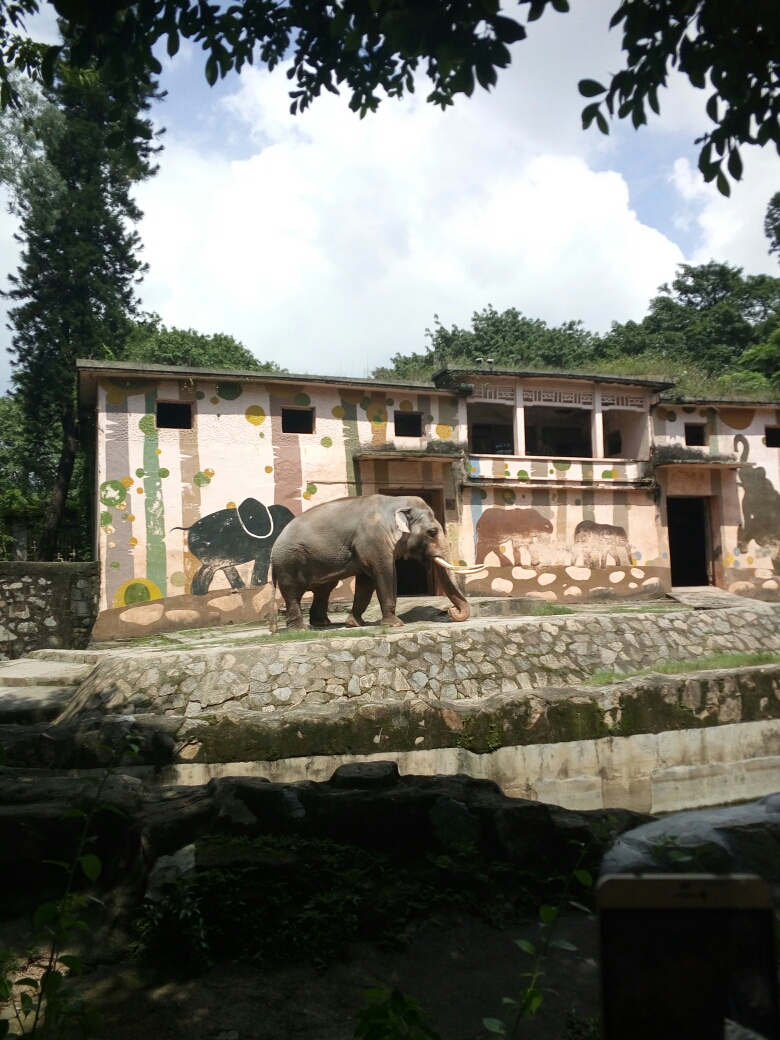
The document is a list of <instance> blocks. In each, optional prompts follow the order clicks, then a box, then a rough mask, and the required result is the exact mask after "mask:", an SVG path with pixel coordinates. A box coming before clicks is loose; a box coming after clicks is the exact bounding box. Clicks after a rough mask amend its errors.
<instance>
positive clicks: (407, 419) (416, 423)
mask: <svg viewBox="0 0 780 1040" xmlns="http://www.w3.org/2000/svg"><path fill="white" fill-rule="evenodd" d="M395 435H396V437H422V435H423V421H422V412H395Z"/></svg>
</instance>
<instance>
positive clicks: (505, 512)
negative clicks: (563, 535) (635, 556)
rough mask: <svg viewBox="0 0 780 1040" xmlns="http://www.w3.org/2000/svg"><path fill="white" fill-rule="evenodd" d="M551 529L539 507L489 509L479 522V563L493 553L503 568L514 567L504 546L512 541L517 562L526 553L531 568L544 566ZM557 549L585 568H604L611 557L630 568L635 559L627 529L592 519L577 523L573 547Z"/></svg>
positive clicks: (518, 562)
mask: <svg viewBox="0 0 780 1040" xmlns="http://www.w3.org/2000/svg"><path fill="white" fill-rule="evenodd" d="M552 530H553V526H552V524H551V522H550V521H549V520H547V519H546V518H545V517H543V516H542V514H541V513H540V512H539V511H538V510H536V509H522V508H521V509H516V508H510V509H500V508H497V507H493V508H490V509H486V510H485V512H484V513H483V514H482V516H481V517H480V518H479V520H478V521H477V551H476V563H478V564H480V563H484V562H485V557H486V556H487V554H488V553H489V552H493V553H495V554H496V556H497V557H498V559H499V562H500V564H501V566H502V567H511V566H512V561H511V560H510V559H509V558H508V557H507V555H506V554H505V552H504V550H503V548H502V546H503V545H505V544H506V543H507V542H509V543H511V546H512V552H513V553H514V558H515V559H514V562H515V564H518V565H519V564H520V563H521V553H522V552H526V553H528V555H529V557H530V565H531V566H532V567H540V566H545V564H543V563H542V555H544V550H545V549H546V548H547V546H548V544H549V542H550V535H551V534H552ZM554 552H555V555H556V556H558V555H561V553H565V554H566V555H568V556H569V557H570V562H571V563H572V564H574V563H577V562H579V563H580V564H581V566H583V567H600V568H604V567H606V566H607V560H608V557H609V556H611V557H612V558H613V560H614V561H615V565H616V566H618V567H630V566H631V564H632V562H633V561H632V556H631V546H630V545H629V542H628V536H627V535H626V532H625V529H624V528H623V527H615V526H613V525H612V524H597V523H596V522H595V521H593V520H583V521H581V522H580V523H579V524H577V526H576V527H575V529H574V544H573V545H572V546H570V547H567V546H559V545H556V546H555V547H554ZM550 562H551V563H554V562H555V561H552V560H551V561H550ZM548 565H549V564H548Z"/></svg>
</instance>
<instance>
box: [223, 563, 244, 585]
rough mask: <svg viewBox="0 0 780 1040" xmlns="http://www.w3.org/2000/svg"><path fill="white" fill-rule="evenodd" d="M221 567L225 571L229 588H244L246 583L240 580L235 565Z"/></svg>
mask: <svg viewBox="0 0 780 1040" xmlns="http://www.w3.org/2000/svg"><path fill="white" fill-rule="evenodd" d="M222 569H223V571H224V572H225V577H226V578H227V580H228V582H229V584H230V587H231V589H245V588H246V585H245V584H244V583H243V581H242V580H241V576H240V574H239V573H238V571H237V570H236V568H235V567H233V566H230V567H223V568H222Z"/></svg>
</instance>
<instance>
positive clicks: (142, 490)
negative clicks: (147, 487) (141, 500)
mask: <svg viewBox="0 0 780 1040" xmlns="http://www.w3.org/2000/svg"><path fill="white" fill-rule="evenodd" d="M136 492H137V493H138V494H139V495H142V494H143V493H144V489H143V488H136Z"/></svg>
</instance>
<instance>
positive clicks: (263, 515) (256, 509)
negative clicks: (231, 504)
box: [237, 498, 274, 538]
mask: <svg viewBox="0 0 780 1040" xmlns="http://www.w3.org/2000/svg"><path fill="white" fill-rule="evenodd" d="M237 512H238V519H239V520H240V521H241V526H242V527H243V528H244V530H245V531H246V532H247V534H251V535H252V536H253V537H254V538H267V537H268V535H269V534H270V533H271V531H272V530H273V526H274V525H273V520H272V519H271V514H270V512H269V511H268V506H265V505H263V503H262V502H258V501H257V499H256V498H245V499H244V501H243V502H242V503H241V505H240V506H239V507H238V509H237Z"/></svg>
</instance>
